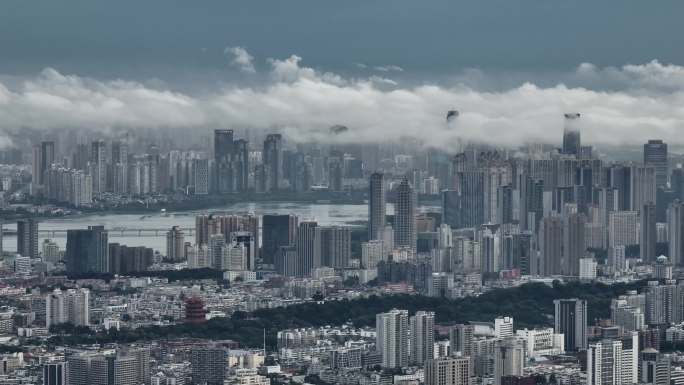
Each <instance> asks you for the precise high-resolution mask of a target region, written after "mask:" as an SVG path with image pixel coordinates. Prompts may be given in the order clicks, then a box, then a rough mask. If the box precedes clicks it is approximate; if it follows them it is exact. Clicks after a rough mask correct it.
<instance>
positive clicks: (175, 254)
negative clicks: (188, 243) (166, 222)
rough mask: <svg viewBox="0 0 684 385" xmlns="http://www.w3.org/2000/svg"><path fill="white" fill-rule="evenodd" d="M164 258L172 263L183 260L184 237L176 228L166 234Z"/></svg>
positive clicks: (178, 228)
mask: <svg viewBox="0 0 684 385" xmlns="http://www.w3.org/2000/svg"><path fill="white" fill-rule="evenodd" d="M166 258H168V259H169V260H171V261H174V262H180V261H183V260H185V258H186V256H185V235H184V233H183V230H181V229H180V227H178V226H173V227H171V230H169V231H168V232H167V233H166Z"/></svg>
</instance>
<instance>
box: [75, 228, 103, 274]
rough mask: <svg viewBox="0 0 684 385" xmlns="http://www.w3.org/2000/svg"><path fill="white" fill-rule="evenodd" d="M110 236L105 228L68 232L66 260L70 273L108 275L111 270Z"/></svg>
mask: <svg viewBox="0 0 684 385" xmlns="http://www.w3.org/2000/svg"><path fill="white" fill-rule="evenodd" d="M108 239H109V237H108V234H107V231H106V230H105V229H104V226H88V229H87V230H81V229H79V230H67V244H66V252H65V255H64V258H65V260H66V268H67V271H68V272H70V273H89V272H92V273H107V272H108V271H107V270H108V269H109V247H108V245H107V242H108Z"/></svg>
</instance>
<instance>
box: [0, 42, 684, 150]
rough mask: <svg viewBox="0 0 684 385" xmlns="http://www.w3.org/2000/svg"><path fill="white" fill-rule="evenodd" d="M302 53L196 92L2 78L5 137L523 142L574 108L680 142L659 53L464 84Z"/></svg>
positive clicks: (668, 69)
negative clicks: (240, 81) (481, 86)
mask: <svg viewBox="0 0 684 385" xmlns="http://www.w3.org/2000/svg"><path fill="white" fill-rule="evenodd" d="M226 54H227V55H229V56H230V57H229V60H231V63H232V64H233V65H234V66H236V67H237V68H239V69H240V70H241V71H243V72H248V73H254V72H255V71H256V69H255V66H254V62H253V61H254V58H253V57H252V56H251V55H250V54H249V53H248V52H247V51H246V50H245V49H243V48H241V47H233V48H229V49H227V50H226ZM231 55H232V56H231ZM301 62H302V59H301V58H300V57H298V56H295V55H293V56H291V57H289V58H286V59H283V60H278V59H269V60H268V61H267V64H268V65H269V66H270V70H269V72H268V74H266V75H267V76H264V78H265V79H267V80H265V81H264V82H263V83H261V84H260V85H255V86H237V85H236V86H227V87H222V88H221V89H215V90H207V91H206V92H204V93H195V94H188V93H181V92H174V91H171V90H169V89H166V88H164V87H151V86H147V85H143V84H141V83H137V82H129V81H123V80H116V81H98V80H94V79H89V78H82V77H79V76H76V75H64V74H61V73H60V72H58V71H57V70H55V69H51V68H48V69H46V70H44V71H43V72H42V73H41V74H39V75H38V76H36V77H35V78H33V79H30V80H23V81H21V82H19V83H18V84H13V85H11V86H10V85H9V84H3V83H1V82H0V138H3V137H4V139H0V145H3V144H5V145H6V144H7V139H6V135H5V134H6V133H7V132H10V131H16V130H18V129H21V128H23V127H28V128H34V129H42V130H48V131H49V130H58V129H61V128H65V127H76V128H84V129H92V130H102V131H110V130H115V129H135V128H141V127H145V128H160V129H163V128H178V127H192V128H194V127H197V128H216V127H227V128H240V127H258V128H261V129H264V130H275V129H278V130H282V131H283V132H285V133H286V134H287V135H288V136H290V137H291V138H292V139H294V140H311V139H318V140H322V141H325V140H332V139H331V138H330V135H329V131H328V128H329V127H330V126H332V125H335V124H341V125H345V126H347V127H349V131H347V132H345V133H343V134H341V135H338V136H337V137H336V138H335V139H334V140H338V141H376V142H386V141H388V140H392V139H398V138H415V139H418V140H419V141H422V142H424V143H426V144H430V145H435V146H441V147H444V148H449V147H451V146H453V145H454V144H455V143H457V142H458V141H459V140H461V141H470V142H485V143H490V144H495V145H502V146H516V145H520V144H524V143H528V142H545V143H558V142H559V141H560V137H561V132H562V127H563V118H562V117H563V113H564V112H570V111H571V112H574V111H578V112H581V113H582V118H581V129H582V131H583V133H582V134H583V141H584V142H586V143H591V144H594V145H598V146H600V145H620V144H630V145H634V144H640V143H643V142H644V141H646V140H647V139H649V138H662V139H665V140H666V141H668V142H669V143H671V144H672V145H684V135H681V132H682V131H681V129H682V128H683V127H684V68H682V67H679V66H674V65H662V64H660V63H658V62H656V61H654V62H651V63H647V64H644V65H626V66H624V67H622V68H596V67H595V66H593V65H591V64H582V65H580V66H579V67H578V69H577V70H576V71H575V72H573V73H570V74H565V75H564V76H563V77H561V78H560V79H561V81H563V82H565V83H566V84H571V85H572V86H565V85H563V84H558V85H555V86H537V85H535V84H533V83H532V82H527V83H524V84H522V85H519V86H516V87H512V88H508V89H504V90H499V91H481V90H478V88H476V87H473V86H465V85H463V84H461V85H455V86H440V85H432V84H423V85H420V86H412V87H404V86H402V83H401V81H400V80H397V79H393V78H387V77H381V76H378V72H382V73H383V76H385V75H389V76H392V75H393V74H394V75H398V74H399V73H400V72H401V69H400V68H398V67H395V66H391V65H386V66H382V69H380V68H377V69H376V71H375V72H376V74H374V75H372V76H368V77H364V78H347V77H343V76H340V75H337V74H333V73H326V72H319V71H317V70H314V69H312V68H308V67H305V66H302V64H301ZM257 75H258V74H257ZM262 75H263V74H262ZM469 75H470V76H473V77H481V78H482V77H486V74H483V73H481V72H479V71H469V72H468V71H467V72H464V73H463V74H461V75H460V76H469ZM250 76H252V75H250ZM6 83H7V82H6ZM466 83H468V84H472V83H470V82H466ZM606 90H610V91H606ZM450 109H458V110H459V111H460V116H459V117H458V118H457V119H456V120H454V121H453V122H451V123H449V124H448V125H447V123H446V112H447V111H448V110H450Z"/></svg>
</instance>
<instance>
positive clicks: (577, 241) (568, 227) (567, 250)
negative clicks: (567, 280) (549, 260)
mask: <svg viewBox="0 0 684 385" xmlns="http://www.w3.org/2000/svg"><path fill="white" fill-rule="evenodd" d="M586 223H587V218H586V216H585V215H584V214H580V213H574V214H570V215H568V216H566V217H565V218H564V220H563V250H562V252H563V265H562V266H561V270H562V274H563V275H568V276H573V277H577V276H579V271H580V268H579V265H580V258H582V257H584V252H585V250H586V247H585V244H584V242H585V238H584V228H585V225H586Z"/></svg>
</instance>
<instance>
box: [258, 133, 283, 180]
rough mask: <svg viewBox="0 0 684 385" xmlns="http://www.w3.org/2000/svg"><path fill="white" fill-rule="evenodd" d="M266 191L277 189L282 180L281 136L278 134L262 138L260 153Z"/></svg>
mask: <svg viewBox="0 0 684 385" xmlns="http://www.w3.org/2000/svg"><path fill="white" fill-rule="evenodd" d="M262 157H263V163H264V171H265V174H266V175H265V179H266V186H265V187H266V191H277V190H279V189H280V188H281V186H282V182H283V137H282V135H280V134H269V135H267V136H266V140H264V150H263V153H262Z"/></svg>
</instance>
